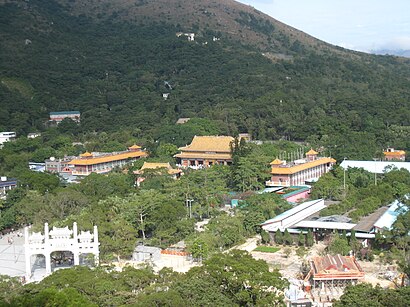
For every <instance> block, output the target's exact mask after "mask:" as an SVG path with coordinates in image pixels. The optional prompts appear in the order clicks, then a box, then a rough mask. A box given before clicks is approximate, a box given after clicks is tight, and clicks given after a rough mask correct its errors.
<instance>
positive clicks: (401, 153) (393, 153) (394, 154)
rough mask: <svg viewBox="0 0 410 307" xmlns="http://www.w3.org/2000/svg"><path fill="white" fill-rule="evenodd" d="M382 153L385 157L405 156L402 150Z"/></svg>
mask: <svg viewBox="0 0 410 307" xmlns="http://www.w3.org/2000/svg"><path fill="white" fill-rule="evenodd" d="M383 153H384V155H385V156H402V155H405V154H406V152H405V151H404V150H397V151H385V152H383Z"/></svg>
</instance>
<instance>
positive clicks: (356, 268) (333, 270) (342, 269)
mask: <svg viewBox="0 0 410 307" xmlns="http://www.w3.org/2000/svg"><path fill="white" fill-rule="evenodd" d="M311 267H312V270H313V278H314V279H316V278H318V279H321V278H324V279H325V278H330V277H337V278H341V279H343V278H344V277H345V278H346V277H347V278H352V277H356V278H360V277H363V276H364V272H363V269H362V268H361V267H360V265H359V264H358V263H357V262H356V259H355V258H354V257H350V256H341V255H336V256H331V255H326V256H324V257H315V258H313V260H311Z"/></svg>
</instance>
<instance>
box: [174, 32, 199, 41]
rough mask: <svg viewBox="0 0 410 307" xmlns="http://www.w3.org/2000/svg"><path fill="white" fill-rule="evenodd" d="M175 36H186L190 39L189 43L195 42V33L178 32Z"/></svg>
mask: <svg viewBox="0 0 410 307" xmlns="http://www.w3.org/2000/svg"><path fill="white" fill-rule="evenodd" d="M175 35H176V36H177V37H181V36H186V37H187V38H188V41H189V42H193V41H195V33H183V32H177V33H176V34H175Z"/></svg>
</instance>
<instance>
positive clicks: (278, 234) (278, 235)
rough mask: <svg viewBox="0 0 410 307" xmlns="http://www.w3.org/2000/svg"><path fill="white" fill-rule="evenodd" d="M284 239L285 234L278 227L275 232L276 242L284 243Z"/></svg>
mask: <svg viewBox="0 0 410 307" xmlns="http://www.w3.org/2000/svg"><path fill="white" fill-rule="evenodd" d="M283 241H284V240H283V234H282V232H281V231H280V230H279V229H277V230H276V232H275V243H276V244H282V243H283Z"/></svg>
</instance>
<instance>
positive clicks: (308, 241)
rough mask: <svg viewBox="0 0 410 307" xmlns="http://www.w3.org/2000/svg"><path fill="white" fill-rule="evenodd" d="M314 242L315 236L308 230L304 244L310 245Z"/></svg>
mask: <svg viewBox="0 0 410 307" xmlns="http://www.w3.org/2000/svg"><path fill="white" fill-rule="evenodd" d="M314 243H315V238H314V237H313V233H312V230H310V229H309V230H308V233H307V235H306V246H307V247H311V246H313V244H314Z"/></svg>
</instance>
